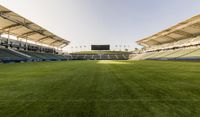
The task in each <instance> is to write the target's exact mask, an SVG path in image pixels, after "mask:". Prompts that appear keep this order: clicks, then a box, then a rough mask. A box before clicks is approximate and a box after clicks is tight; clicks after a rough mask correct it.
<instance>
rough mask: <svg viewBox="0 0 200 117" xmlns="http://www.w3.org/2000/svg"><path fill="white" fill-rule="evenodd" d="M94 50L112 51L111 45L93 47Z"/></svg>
mask: <svg viewBox="0 0 200 117" xmlns="http://www.w3.org/2000/svg"><path fill="white" fill-rule="evenodd" d="M91 49H92V50H110V45H91Z"/></svg>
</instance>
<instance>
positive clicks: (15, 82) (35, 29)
mask: <svg viewBox="0 0 200 117" xmlns="http://www.w3.org/2000/svg"><path fill="white" fill-rule="evenodd" d="M0 31H1V32H0V116H2V117H198V116H199V115H200V70H199V68H200V63H199V61H200V15H196V16H194V17H192V18H189V19H187V20H185V21H183V22H181V23H178V24H176V25H174V26H172V27H170V28H167V29H165V30H163V31H160V32H158V33H156V34H154V35H152V36H149V37H146V38H144V39H137V41H136V43H137V44H138V45H139V46H140V47H141V48H139V49H137V48H135V49H131V48H129V46H128V45H124V46H123V49H122V44H121V45H120V48H119V50H117V49H116V48H118V47H119V46H118V45H114V44H90V45H89V46H88V47H89V50H86V49H84V48H86V46H84V45H82V46H81V47H80V48H81V49H82V48H83V49H82V50H81V51H76V52H65V50H64V48H66V47H69V46H70V43H73V42H72V41H73V40H72V41H69V40H68V39H65V38H62V37H60V36H58V35H56V34H54V33H52V32H50V31H49V30H47V29H46V28H43V27H42V26H40V25H38V24H37V23H34V22H32V21H30V20H28V19H27V18H25V17H23V16H21V15H19V14H18V13H16V12H14V11H12V10H9V9H8V8H6V7H4V6H2V5H0ZM112 46H114V48H115V49H112Z"/></svg>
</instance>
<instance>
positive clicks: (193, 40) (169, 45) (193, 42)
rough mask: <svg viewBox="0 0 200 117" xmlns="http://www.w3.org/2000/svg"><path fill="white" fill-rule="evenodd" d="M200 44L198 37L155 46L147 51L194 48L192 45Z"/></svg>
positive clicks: (199, 37)
mask: <svg viewBox="0 0 200 117" xmlns="http://www.w3.org/2000/svg"><path fill="white" fill-rule="evenodd" d="M199 44H200V36H197V37H195V38H189V39H188V38H187V39H183V40H179V41H175V42H171V43H166V44H162V45H154V46H152V47H150V48H147V51H156V50H163V49H172V48H182V47H186V46H192V45H199Z"/></svg>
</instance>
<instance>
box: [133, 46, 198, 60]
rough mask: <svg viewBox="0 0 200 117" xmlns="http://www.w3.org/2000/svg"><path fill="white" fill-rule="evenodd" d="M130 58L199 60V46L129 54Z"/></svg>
mask: <svg viewBox="0 0 200 117" xmlns="http://www.w3.org/2000/svg"><path fill="white" fill-rule="evenodd" d="M131 59H132V60H200V47H198V46H197V47H190V48H179V49H175V50H165V51H159V52H158V51H157V52H146V53H142V54H133V55H131Z"/></svg>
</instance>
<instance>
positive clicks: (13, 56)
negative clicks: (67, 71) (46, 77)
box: [0, 48, 129, 63]
mask: <svg viewBox="0 0 200 117" xmlns="http://www.w3.org/2000/svg"><path fill="white" fill-rule="evenodd" d="M128 59H129V55H128V54H122V55H121V54H99V55H97V54H94V55H84V54H79V55H78V54H75V55H73V54H72V55H66V56H63V55H57V54H51V53H39V52H32V51H24V50H13V49H7V48H0V62H4V63H9V62H26V61H61V60H128Z"/></svg>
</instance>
